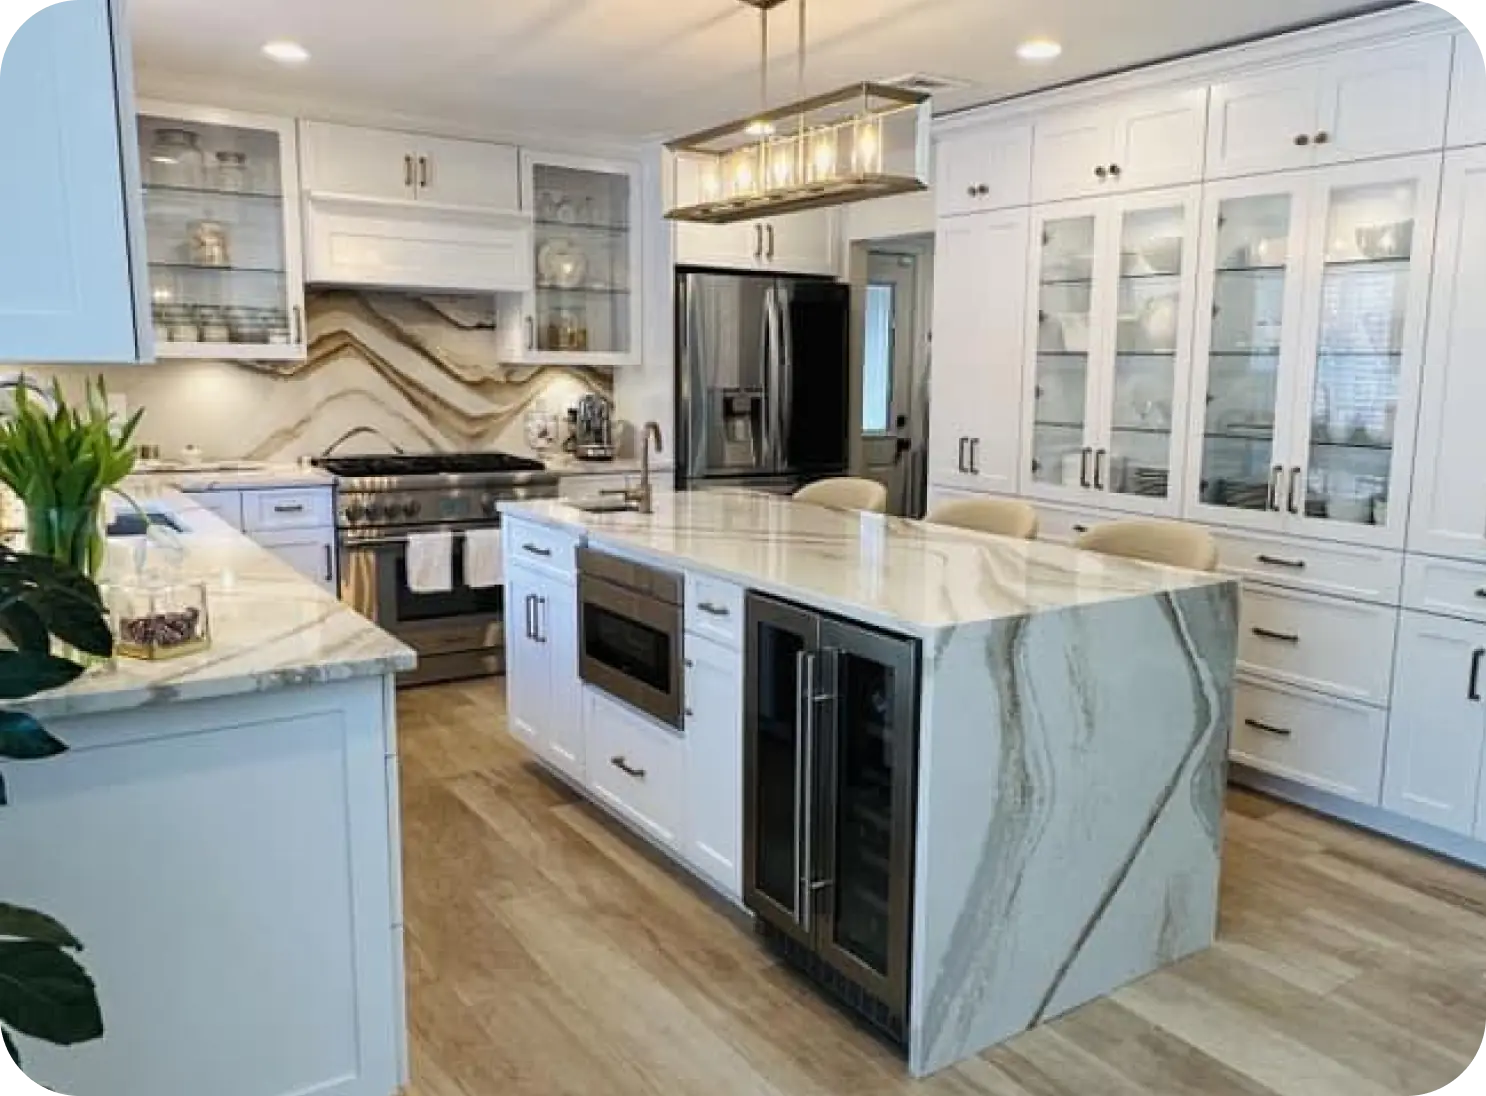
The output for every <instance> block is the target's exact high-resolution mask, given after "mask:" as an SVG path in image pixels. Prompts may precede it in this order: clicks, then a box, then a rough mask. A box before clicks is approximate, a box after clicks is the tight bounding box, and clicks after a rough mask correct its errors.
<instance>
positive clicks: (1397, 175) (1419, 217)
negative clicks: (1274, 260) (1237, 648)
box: [1285, 157, 1440, 547]
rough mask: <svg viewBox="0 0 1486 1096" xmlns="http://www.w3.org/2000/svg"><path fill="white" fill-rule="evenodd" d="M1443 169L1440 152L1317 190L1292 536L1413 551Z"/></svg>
mask: <svg viewBox="0 0 1486 1096" xmlns="http://www.w3.org/2000/svg"><path fill="white" fill-rule="evenodd" d="M1439 172H1440V165H1439V159H1438V158H1437V157H1417V158H1414V159H1410V160H1392V161H1380V162H1376V163H1365V164H1353V165H1350V166H1346V167H1339V168H1333V169H1331V170H1330V171H1327V172H1324V173H1322V174H1320V175H1317V176H1316V177H1315V179H1314V181H1313V182H1312V184H1311V185H1312V188H1313V189H1312V195H1311V202H1310V210H1311V212H1310V216H1309V225H1308V234H1309V242H1308V245H1307V248H1306V304H1305V341H1304V346H1303V348H1302V351H1301V364H1302V372H1301V374H1300V377H1299V386H1298V388H1297V390H1296V394H1295V395H1296V402H1295V407H1294V411H1293V412H1292V417H1291V427H1292V441H1291V442H1290V444H1289V446H1288V450H1289V451H1288V463H1289V465H1290V467H1289V470H1288V472H1287V482H1286V502H1285V508H1286V511H1287V514H1286V518H1287V524H1288V526H1289V527H1290V530H1291V531H1292V532H1297V533H1306V534H1310V535H1314V536H1320V537H1326V538H1331V539H1335V540H1342V541H1351V542H1355V543H1359V544H1377V545H1379V546H1383V547H1402V545H1403V540H1404V537H1403V530H1404V523H1405V521H1406V519H1407V516H1408V515H1407V506H1406V505H1405V504H1404V503H1405V502H1406V500H1407V499H1408V497H1409V494H1408V487H1409V475H1410V473H1411V471H1412V463H1413V441H1414V426H1415V419H1416V416H1417V410H1418V398H1419V371H1420V363H1421V359H1422V358H1423V349H1424V324H1425V320H1426V317H1427V306H1428V290H1429V271H1430V257H1431V251H1432V249H1433V243H1434V212H1435V201H1436V197H1437V191H1438V188H1439ZM1394 499H1396V500H1398V501H1399V502H1400V505H1398V506H1390V505H1389V503H1390V501H1391V500H1394Z"/></svg>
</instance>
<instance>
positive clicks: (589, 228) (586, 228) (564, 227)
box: [532, 217, 630, 235]
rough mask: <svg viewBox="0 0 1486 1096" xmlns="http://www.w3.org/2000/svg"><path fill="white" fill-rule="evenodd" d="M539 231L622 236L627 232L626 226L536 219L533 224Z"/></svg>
mask: <svg viewBox="0 0 1486 1096" xmlns="http://www.w3.org/2000/svg"><path fill="white" fill-rule="evenodd" d="M532 223H533V224H535V225H536V226H537V228H540V229H547V228H551V229H557V230H559V231H562V232H574V231H576V232H613V233H618V234H619V235H624V234H626V233H628V232H629V230H630V227H629V225H627V224H607V223H604V222H600V221H552V220H543V219H542V218H541V217H538V218H536V219H535V220H534V221H533V222H532Z"/></svg>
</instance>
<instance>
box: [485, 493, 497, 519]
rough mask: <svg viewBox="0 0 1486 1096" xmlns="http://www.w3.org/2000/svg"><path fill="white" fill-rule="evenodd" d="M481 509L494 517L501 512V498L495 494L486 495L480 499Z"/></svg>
mask: <svg viewBox="0 0 1486 1096" xmlns="http://www.w3.org/2000/svg"><path fill="white" fill-rule="evenodd" d="M480 509H482V510H484V511H485V512H486V513H487V514H489V515H491V516H492V517H493V516H495V515H496V514H497V513H499V512H500V499H498V498H496V497H495V496H494V495H486V496H485V497H484V498H483V499H481V500H480Z"/></svg>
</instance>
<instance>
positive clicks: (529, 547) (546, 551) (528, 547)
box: [521, 543, 552, 557]
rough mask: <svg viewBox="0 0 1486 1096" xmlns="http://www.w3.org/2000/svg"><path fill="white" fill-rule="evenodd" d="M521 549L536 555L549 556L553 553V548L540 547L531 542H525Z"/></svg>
mask: <svg viewBox="0 0 1486 1096" xmlns="http://www.w3.org/2000/svg"><path fill="white" fill-rule="evenodd" d="M521 550H522V551H523V552H530V553H531V554H532V555H534V556H543V557H547V556H550V555H552V549H551V548H539V547H537V546H536V545H535V544H530V543H527V544H523V545H522V546H521Z"/></svg>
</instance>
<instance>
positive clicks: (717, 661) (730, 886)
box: [686, 635, 743, 898]
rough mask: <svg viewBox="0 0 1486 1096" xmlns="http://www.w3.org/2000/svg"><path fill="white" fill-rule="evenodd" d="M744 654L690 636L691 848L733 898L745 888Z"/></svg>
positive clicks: (690, 856)
mask: <svg viewBox="0 0 1486 1096" xmlns="http://www.w3.org/2000/svg"><path fill="white" fill-rule="evenodd" d="M742 663H743V657H742V655H741V654H739V653H738V652H737V651H735V650H730V649H728V648H727V647H723V646H721V645H720V644H716V643H712V642H709V641H707V640H704V639H699V638H697V637H695V636H691V635H688V636H687V637H686V797H687V823H688V824H687V826H686V840H687V846H686V853H687V858H688V859H689V860H690V861H691V862H692V864H693V865H694V866H695V867H696V868H697V870H699V871H700V872H702V873H703V874H704V875H706V876H707V877H708V878H709V879H711V880H712V881H713V882H715V883H716V884H717V885H718V886H719V887H721V888H722V890H724V891H725V892H726V893H728V894H729V895H732V896H733V897H734V898H737V897H739V896H740V895H742V893H743V867H742V864H743V861H742V849H743V665H742Z"/></svg>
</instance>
